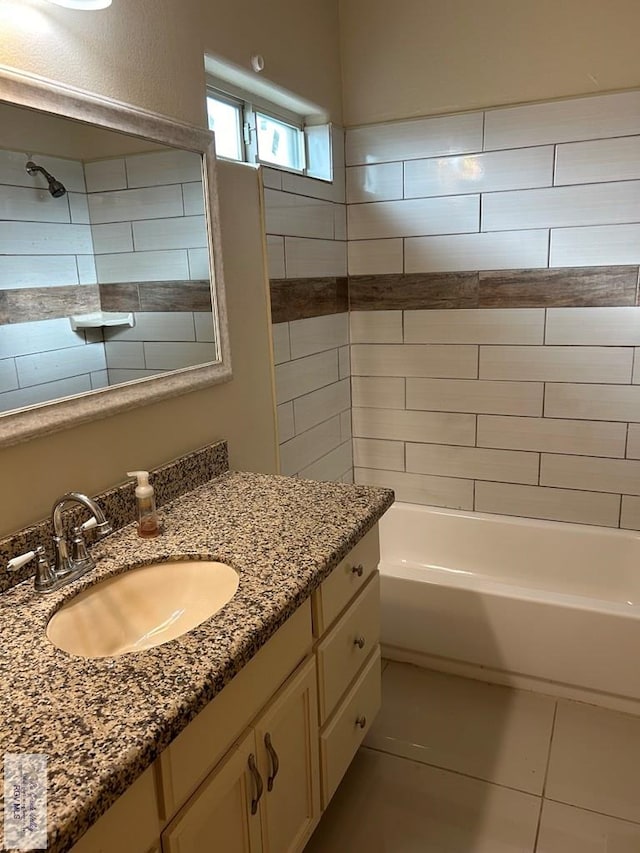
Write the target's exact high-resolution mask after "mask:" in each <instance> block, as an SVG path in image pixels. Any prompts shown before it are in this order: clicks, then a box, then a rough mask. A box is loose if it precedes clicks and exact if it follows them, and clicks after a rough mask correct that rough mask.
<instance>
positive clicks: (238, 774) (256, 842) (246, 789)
mask: <svg viewBox="0 0 640 853" xmlns="http://www.w3.org/2000/svg"><path fill="white" fill-rule="evenodd" d="M255 752H256V743H255V733H254V732H253V731H252V732H250V733H249V734H248V735H247V736H246V737H245V738H243V740H242V741H241V742H240V743H239V744H237V745H236V746H235V747H234V748H233V749H232V750H231V752H230V753H229V755H227V757H226V758H225V759H224V760H223V761H222V766H220V767H219V768H218V769H217V770H216V771H215V772H214V773H212V774H211V776H209V777H208V778H207V779H206V780H205V782H204V783H203V784H202V785H201V786H200V788H198V790H197V791H196V793H195V794H194V795H193V797H192V798H191V799H190V800H189V802H188V803H187V804H186V806H184V808H183V809H181V811H180V812H179V813H178V815H177V816H176V817H175V818H174V820H172V821H171V823H170V824H169V826H168V827H167V829H166V830H165V831H164V832H163V833H162V851H163V853H196V851H205V850H220V853H222V851H224V853H260V851H261V850H262V841H261V832H260V814H259V811H258V810H257V809H256V811H255V813H253V814H252V803H254V802H255V797H256V796H257V792H256V791H254V781H253V779H252V777H251V775H250V774H249V772H248V768H249V762H250V760H251V759H253V761H254V762H255ZM254 766H255V765H254Z"/></svg>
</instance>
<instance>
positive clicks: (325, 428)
mask: <svg viewBox="0 0 640 853" xmlns="http://www.w3.org/2000/svg"><path fill="white" fill-rule="evenodd" d="M273 341H274V351H275V358H276V394H277V401H278V403H279V405H278V425H279V440H280V469H281V471H282V473H283V474H291V475H298V476H300V477H309V478H311V479H319V480H344V481H345V482H349V481H350V479H351V478H352V476H353V459H352V448H351V387H350V377H349V373H348V369H347V372H346V375H343V372H341V370H340V363H341V361H343V362H344V356H343V358H342V359H341V355H342V354H343V353H345V352H346V351H347V350H348V344H349V321H348V315H347V314H346V313H341V314H329V315H327V316H324V317H312V318H309V319H303V320H292V321H290V322H286V323H276V324H274V326H273Z"/></svg>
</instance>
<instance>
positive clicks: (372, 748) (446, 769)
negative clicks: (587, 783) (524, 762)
mask: <svg viewBox="0 0 640 853" xmlns="http://www.w3.org/2000/svg"><path fill="white" fill-rule="evenodd" d="M389 663H394V661H389ZM360 749H368V750H370V751H371V752H377V753H380V754H381V755H388V756H390V757H391V758H397V759H399V760H400V761H410V762H412V763H413V764H419V765H420V766H422V767H432V768H434V769H435V770H441V771H442V772H444V773H452V774H453V775H455V776H462V777H463V778H464V779H473V780H474V781H476V782H482V783H483V784H485V785H491V786H492V787H495V788H502V789H503V790H506V791H515V792H516V793H518V794H524V795H525V796H528V797H535V798H536V799H540V795H539V794H533V793H532V792H531V791H526V790H525V789H524V788H515V787H514V786H513V785H503V784H502V783H501V782H493V781H491V780H489V779H484V778H483V777H482V776H474V775H473V774H472V773H464V772H463V771H462V770H454V769H453V768H451V767H446V766H445V765H444V764H430V763H429V762H427V761H419V760H418V759H417V758H409V756H408V755H398V753H397V752H390V751H389V750H387V749H383V748H382V747H380V746H371V745H370V744H368V743H365V744H363V745H362V746H361V747H360ZM598 814H599V812H598ZM532 853H533V851H532Z"/></svg>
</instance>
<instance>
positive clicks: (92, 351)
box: [0, 317, 106, 412]
mask: <svg viewBox="0 0 640 853" xmlns="http://www.w3.org/2000/svg"><path fill="white" fill-rule="evenodd" d="M91 331H93V330H87V332H82V331H78V332H74V331H72V329H71V326H70V324H69V320H68V318H66V317H62V318H59V319H57V318H56V319H52V320H37V321H33V322H27V323H11V324H8V325H0V412H8V411H11V410H13V409H19V408H22V407H23V406H31V405H35V404H37V403H44V402H47V401H48V400H52V399H56V398H57V397H67V396H70V395H72V394H80V393H82V392H84V391H91V390H92V388H93V387H95V386H94V385H93V384H92V378H91V375H92V374H94V375H96V374H98V373H100V372H101V371H104V370H105V369H106V356H105V350H104V344H103V343H102V339H101V336H99V337H98V338H96V337H95V336H94V335H92V334H90V332H91ZM96 381H98V380H97V379H96Z"/></svg>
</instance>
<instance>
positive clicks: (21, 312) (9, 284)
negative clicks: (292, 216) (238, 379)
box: [0, 67, 231, 446]
mask: <svg viewBox="0 0 640 853" xmlns="http://www.w3.org/2000/svg"><path fill="white" fill-rule="evenodd" d="M230 378H231V361H230V353H229V339H228V331H227V323H226V310H225V294H224V282H223V275H222V258H221V249H220V234H219V224H218V199H217V190H216V173H215V153H214V144H213V134H212V133H210V132H209V131H207V130H204V129H202V128H198V127H192V126H189V125H186V124H182V123H180V122H175V121H172V120H171V119H168V118H165V117H163V116H159V115H156V114H154V113H149V112H146V111H144V110H138V109H136V108H134V107H131V106H128V105H126V104H120V103H118V102H116V101H111V100H108V99H104V98H101V97H98V96H95V95H91V94H89V93H85V92H81V91H79V90H76V89H71V88H67V87H63V86H59V85H57V84H52V83H50V82H48V81H44V80H41V79H39V78H36V77H32V76H29V75H24V74H21V73H18V72H15V71H12V70H10V69H6V68H2V67H0V446H1V445H7V444H15V443H17V442H20V441H25V440H27V439H29V438H32V437H35V436H37V435H40V434H43V433H45V432H51V431H55V430H57V429H64V428H65V427H67V426H70V425H73V424H76V423H81V422H83V421H88V420H92V419H94V418H97V417H104V416H107V415H109V414H112V413H115V412H118V411H123V410H125V409H127V408H131V407H133V406H137V405H142V404H145V403H149V402H151V401H154V400H157V399H161V398H163V397H167V396H172V395H177V394H182V393H185V392H186V391H189V390H193V389H196V388H201V387H204V386H206V385H210V384H213V383H216V382H222V381H225V380H227V379H230Z"/></svg>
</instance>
